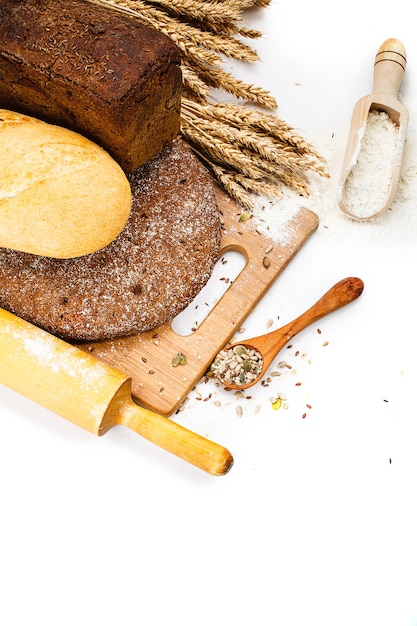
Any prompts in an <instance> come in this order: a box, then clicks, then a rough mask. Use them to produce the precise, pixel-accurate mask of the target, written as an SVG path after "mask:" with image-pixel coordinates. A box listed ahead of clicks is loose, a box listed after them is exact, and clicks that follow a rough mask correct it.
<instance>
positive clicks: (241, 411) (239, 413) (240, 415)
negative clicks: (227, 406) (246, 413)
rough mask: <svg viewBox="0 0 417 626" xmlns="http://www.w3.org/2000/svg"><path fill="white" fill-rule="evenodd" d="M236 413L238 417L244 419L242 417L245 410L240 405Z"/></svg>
mask: <svg viewBox="0 0 417 626" xmlns="http://www.w3.org/2000/svg"><path fill="white" fill-rule="evenodd" d="M236 413H237V415H238V417H242V415H243V409H242V407H241V406H240V405H238V406H237V407H236Z"/></svg>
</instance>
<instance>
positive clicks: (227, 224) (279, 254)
mask: <svg viewBox="0 0 417 626" xmlns="http://www.w3.org/2000/svg"><path fill="white" fill-rule="evenodd" d="M217 201H218V205H219V209H220V211H221V213H222V215H223V218H224V225H223V226H224V231H223V237H222V245H221V252H220V257H219V258H222V255H224V254H225V253H226V252H227V251H229V250H237V251H239V252H240V253H241V254H243V256H244V258H245V259H246V265H245V267H244V268H243V270H242V271H241V272H240V274H239V275H238V276H237V277H236V278H235V279H234V280H233V281H231V284H230V285H229V287H228V289H227V291H226V293H225V294H224V295H223V296H222V297H221V298H220V299H219V301H218V302H217V303H216V305H215V306H214V308H213V309H212V310H211V311H210V313H209V314H208V315H207V317H206V318H205V319H204V321H203V322H202V323H201V324H200V325H199V326H198V328H196V329H195V330H191V329H190V334H188V335H186V336H183V335H179V334H177V333H176V332H174V330H173V329H172V327H171V324H170V323H168V324H164V325H163V326H160V327H159V328H157V329H155V330H152V331H149V332H145V333H142V334H140V335H135V336H132V337H126V338H122V339H117V340H107V341H100V342H89V343H84V344H82V345H80V346H79V347H81V348H82V349H83V350H86V351H88V352H91V353H92V354H94V356H96V357H97V358H98V359H101V360H103V361H104V362H106V363H109V364H111V365H113V366H114V367H117V368H118V369H119V370H121V371H123V372H124V373H125V374H127V375H128V376H130V377H131V378H132V394H133V396H134V398H135V400H136V401H137V402H138V403H139V404H140V405H142V406H144V407H145V408H148V409H150V410H152V411H155V412H156V413H160V414H162V415H165V416H169V415H171V414H172V413H174V412H175V411H176V410H177V409H178V407H179V406H180V405H181V403H182V402H183V401H184V399H185V398H186V396H187V395H188V393H189V392H190V391H191V389H192V388H193V387H194V385H195V384H196V383H198V381H199V380H200V378H201V377H202V376H203V375H204V374H205V372H206V371H207V370H208V368H209V367H210V365H211V363H212V361H213V359H214V357H215V356H216V354H217V353H218V352H219V350H221V348H222V347H223V346H224V345H225V344H227V343H228V342H229V340H230V339H231V338H232V337H233V336H234V334H235V333H236V332H237V330H238V329H239V327H240V326H241V325H242V323H243V321H244V320H245V319H246V317H247V316H248V315H249V313H251V312H252V311H253V309H254V307H255V306H256V304H257V303H258V302H259V300H260V299H261V298H262V296H263V295H264V294H265V293H266V291H267V290H268V289H269V287H270V286H271V285H272V283H273V282H274V281H275V280H276V278H277V277H278V276H279V275H280V273H281V272H282V271H283V269H284V268H285V267H286V266H287V265H288V263H289V262H290V261H291V259H292V258H293V256H294V255H295V254H296V253H297V252H298V250H299V249H300V248H301V247H302V245H303V244H304V243H305V242H306V241H307V239H308V238H309V237H310V235H311V234H312V233H313V232H314V231H315V230H316V228H317V226H318V218H317V216H316V215H315V213H313V212H312V211H310V210H308V209H304V208H301V209H300V210H299V211H298V213H297V214H296V215H295V216H294V217H293V218H292V219H291V220H290V221H289V222H288V223H287V224H286V225H285V230H286V233H285V237H283V238H282V240H283V241H285V243H277V242H275V241H273V240H271V239H269V238H268V237H265V236H264V235H262V234H260V233H259V232H258V231H257V230H256V224H255V222H254V220H253V219H249V220H247V221H245V222H239V215H240V214H241V212H242V210H241V208H240V207H238V205H237V204H236V203H235V202H234V201H233V200H232V199H231V198H230V197H229V196H227V195H226V194H225V193H224V192H222V191H220V190H218V191H217ZM271 247H272V248H271ZM269 249H270V250H269ZM265 256H267V257H268V259H269V267H265V265H264V262H263V261H264V257H265ZM178 353H182V354H183V355H185V357H186V364H185V365H178V366H173V358H174V357H175V355H176V354H178Z"/></svg>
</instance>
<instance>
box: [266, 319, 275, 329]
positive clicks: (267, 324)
mask: <svg viewBox="0 0 417 626" xmlns="http://www.w3.org/2000/svg"><path fill="white" fill-rule="evenodd" d="M273 323H274V320H268V321H267V323H266V327H267V328H271V326H272V324H273Z"/></svg>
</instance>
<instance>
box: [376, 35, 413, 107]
mask: <svg viewBox="0 0 417 626" xmlns="http://www.w3.org/2000/svg"><path fill="white" fill-rule="evenodd" d="M406 65H407V54H406V50H405V47H404V45H403V43H402V42H401V41H400V40H399V39H387V40H386V41H384V43H383V44H381V46H380V47H379V49H378V52H377V53H376V56H375V65H374V94H384V95H388V96H391V97H394V98H396V97H397V95H398V91H399V89H400V86H401V83H402V80H403V77H404V71H405V67H406Z"/></svg>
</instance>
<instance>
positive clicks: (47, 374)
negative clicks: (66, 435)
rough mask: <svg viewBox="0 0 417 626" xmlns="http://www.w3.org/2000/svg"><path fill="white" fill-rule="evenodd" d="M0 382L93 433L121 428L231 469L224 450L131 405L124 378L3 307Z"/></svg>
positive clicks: (210, 465) (197, 461) (215, 470)
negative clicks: (129, 429)
mask: <svg viewBox="0 0 417 626" xmlns="http://www.w3.org/2000/svg"><path fill="white" fill-rule="evenodd" d="M0 383H2V384H4V385H7V386H8V387H10V388H11V389H13V390H15V391H17V392H19V393H21V394H22V395H24V396H26V397H27V398H29V399H31V400H34V401H35V402H37V403H38V404H40V405H42V406H44V407H45V408H47V409H49V410H51V411H53V412H55V413H57V414H58V415H60V416H61V417H65V418H66V419H68V420H70V421H71V422H74V424H77V425H78V426H82V427H83V428H85V429H86V430H88V431H90V432H91V433H94V434H95V435H104V434H105V433H106V432H107V431H108V430H109V429H110V428H111V427H112V426H116V425H120V424H123V425H125V426H127V427H128V428H131V429H132V430H134V431H135V432H137V433H138V434H140V435H142V436H143V437H145V438H146V439H148V440H149V441H151V442H152V443H154V444H156V445H157V446H160V447H161V448H164V449H165V450H167V451H169V452H172V453H173V454H175V455H177V456H178V457H180V458H182V459H184V460H185V461H188V462H189V463H192V464H193V465H195V466H197V467H199V468H200V469H202V470H204V471H206V472H208V473H209V474H212V475H215V476H220V475H223V474H226V473H227V472H228V471H229V470H230V468H231V467H232V464H233V457H232V455H231V454H230V452H229V451H228V450H226V449H225V448H223V447H222V446H220V445H218V444H216V443H213V442H212V441H209V440H208V439H206V438H204V437H201V436H200V435H198V434H196V433H194V432H192V431H190V430H187V429H186V428H183V427H182V426H180V425H179V424H177V423H175V422H174V421H172V420H170V419H168V418H166V417H163V416H161V415H157V414H156V413H153V412H152V411H149V410H147V409H144V408H142V407H140V406H139V405H137V404H136V403H135V402H133V400H132V395H131V379H130V378H128V377H127V376H126V375H125V374H123V373H122V372H120V371H118V370H117V369H115V368H113V367H111V366H109V365H106V364H105V363H103V362H101V361H99V360H98V359H96V358H95V357H94V356H92V355H91V354H87V353H86V352H83V351H82V350H80V349H79V348H76V347H75V346H72V345H69V344H67V343H66V342H64V341H62V340H61V339H58V338H56V337H54V336H52V335H50V334H49V333H47V332H45V331H43V330H41V329H40V328H37V327H36V326H33V325H32V324H30V323H28V322H25V321H23V320H21V319H20V318H19V317H16V316H15V315H13V314H11V313H9V312H7V311H4V310H3V309H0Z"/></svg>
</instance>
